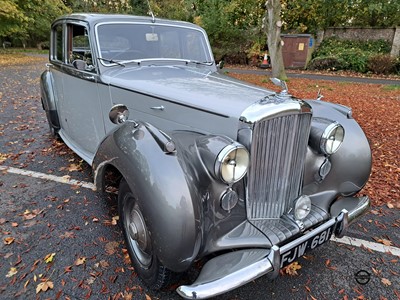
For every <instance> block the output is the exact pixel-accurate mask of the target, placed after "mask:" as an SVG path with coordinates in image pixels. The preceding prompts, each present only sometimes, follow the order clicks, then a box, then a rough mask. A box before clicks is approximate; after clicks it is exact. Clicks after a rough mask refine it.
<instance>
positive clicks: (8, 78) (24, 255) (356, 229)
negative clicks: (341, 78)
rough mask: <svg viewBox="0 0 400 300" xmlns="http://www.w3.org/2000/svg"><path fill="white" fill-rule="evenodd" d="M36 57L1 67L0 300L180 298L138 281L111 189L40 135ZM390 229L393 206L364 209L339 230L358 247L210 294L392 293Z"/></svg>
mask: <svg viewBox="0 0 400 300" xmlns="http://www.w3.org/2000/svg"><path fill="white" fill-rule="evenodd" d="M44 63H45V62H44V61H43V62H41V63H34V64H31V65H24V66H13V67H1V69H0V228H1V230H0V235H1V242H0V299H146V300H147V299H180V297H179V296H178V295H177V294H176V293H175V291H174V288H175V287H176V286H174V287H171V288H170V289H168V290H165V291H161V292H154V291H151V290H149V289H148V288H146V287H145V286H143V285H141V283H140V282H139V280H138V278H137V276H136V275H135V273H134V270H133V269H132V267H131V266H130V265H129V262H128V261H127V259H126V251H125V250H124V248H125V246H124V242H123V238H122V234H121V231H120V228H119V226H118V224H117V223H118V220H117V210H116V205H115V204H116V203H115V195H114V194H112V193H110V194H106V195H102V194H99V193H97V192H95V191H93V190H92V189H91V184H90V183H91V182H92V173H91V168H90V166H88V165H87V164H86V163H85V162H83V161H82V160H81V159H80V158H79V157H78V156H76V155H75V154H73V153H72V152H71V151H70V150H69V149H68V148H67V147H66V146H65V145H64V144H63V143H62V142H60V141H57V140H55V139H53V138H52V137H51V135H50V134H49V131H48V126H47V123H46V119H45V115H44V112H43V110H42V108H41V104H40V92H39V76H40V73H41V72H42V71H43V70H44V69H45V66H44ZM26 171H31V172H26ZM71 180H76V181H71ZM82 183H87V184H86V185H84V186H82ZM399 228H400V213H399V210H395V209H386V208H373V210H372V212H371V213H369V214H367V215H366V216H365V217H363V219H362V220H360V221H358V222H356V223H355V224H353V226H352V228H351V230H350V232H349V233H348V235H347V236H348V237H353V238H356V239H357V240H353V241H349V239H346V240H345V242H348V243H349V242H352V243H356V242H357V241H358V242H360V243H362V244H364V246H361V247H360V246H352V245H348V244H344V243H342V242H337V241H331V242H329V243H327V244H325V245H323V246H321V247H320V248H317V249H315V250H314V251H313V252H311V253H309V254H308V255H306V256H305V257H303V258H301V259H300V260H299V262H298V264H299V266H301V269H298V270H297V275H295V276H289V275H288V274H282V275H281V276H280V277H279V278H278V279H277V280H274V281H269V280H268V279H267V278H266V277H262V278H259V279H257V280H255V281H253V282H251V283H249V284H247V285H245V286H243V287H241V288H239V289H236V290H234V291H231V292H229V293H226V294H224V295H222V296H218V297H215V299H285V300H286V299H400V261H399V260H400V249H399V248H400V229H399ZM385 241H391V243H392V245H391V246H392V247H391V248H389V247H386V248H385V247H384V245H383V244H384V242H385ZM388 250H390V251H391V252H392V253H389V252H387V251H388ZM382 251H383V252H382ZM359 271H363V272H361V273H359ZM197 273H198V270H197V268H196V267H195V266H194V267H193V268H192V269H191V270H189V271H188V272H187V273H185V274H182V275H181V276H179V277H178V278H177V281H178V284H184V283H189V282H190V281H192V280H194V279H195V277H196V275H197ZM357 273H358V276H357V275H356V274H357ZM357 279H358V281H359V282H360V283H358V282H357ZM46 288H47V291H45V289H46Z"/></svg>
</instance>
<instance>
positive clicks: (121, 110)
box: [108, 104, 129, 125]
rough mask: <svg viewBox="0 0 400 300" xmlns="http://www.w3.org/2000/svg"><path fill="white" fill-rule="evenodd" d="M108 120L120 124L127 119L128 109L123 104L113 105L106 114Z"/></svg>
mask: <svg viewBox="0 0 400 300" xmlns="http://www.w3.org/2000/svg"><path fill="white" fill-rule="evenodd" d="M108 116H109V118H110V121H111V122H113V123H114V124H117V125H118V124H122V123H125V122H126V121H127V120H128V117H129V110H128V108H127V107H126V106H125V105H123V104H117V105H114V106H113V107H112V108H111V110H110V113H109V114H108Z"/></svg>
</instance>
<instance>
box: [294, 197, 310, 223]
mask: <svg viewBox="0 0 400 300" xmlns="http://www.w3.org/2000/svg"><path fill="white" fill-rule="evenodd" d="M310 211H311V199H310V197H308V196H307V195H302V196H300V197H299V198H298V199H297V200H296V202H295V204H294V217H295V218H296V220H303V219H304V218H305V217H307V216H308V214H309V213H310Z"/></svg>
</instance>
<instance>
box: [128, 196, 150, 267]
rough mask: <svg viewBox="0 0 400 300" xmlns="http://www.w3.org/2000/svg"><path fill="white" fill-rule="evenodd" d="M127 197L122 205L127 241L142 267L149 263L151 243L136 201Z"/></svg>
mask: <svg viewBox="0 0 400 300" xmlns="http://www.w3.org/2000/svg"><path fill="white" fill-rule="evenodd" d="M134 200H135V199H132V198H131V197H127V198H126V201H125V207H124V220H125V222H124V226H125V229H126V232H127V235H128V243H129V244H130V246H131V249H132V250H133V252H134V254H135V256H136V258H137V259H138V261H139V262H140V263H141V264H142V265H143V267H147V266H150V264H151V257H152V256H151V243H150V238H149V232H148V230H147V227H146V223H145V222H144V217H143V215H142V213H141V211H140V208H139V206H138V204H137V203H135V201H134Z"/></svg>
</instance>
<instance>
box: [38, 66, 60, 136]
mask: <svg viewBox="0 0 400 300" xmlns="http://www.w3.org/2000/svg"><path fill="white" fill-rule="evenodd" d="M40 95H41V101H42V107H43V109H44V110H45V111H46V116H47V120H48V122H49V125H50V126H51V127H52V128H53V129H55V131H58V130H59V129H60V121H59V118H58V113H57V102H56V96H55V95H56V93H55V90H54V79H53V75H52V73H51V72H50V71H49V70H46V71H44V72H43V73H42V75H41V76H40Z"/></svg>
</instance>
